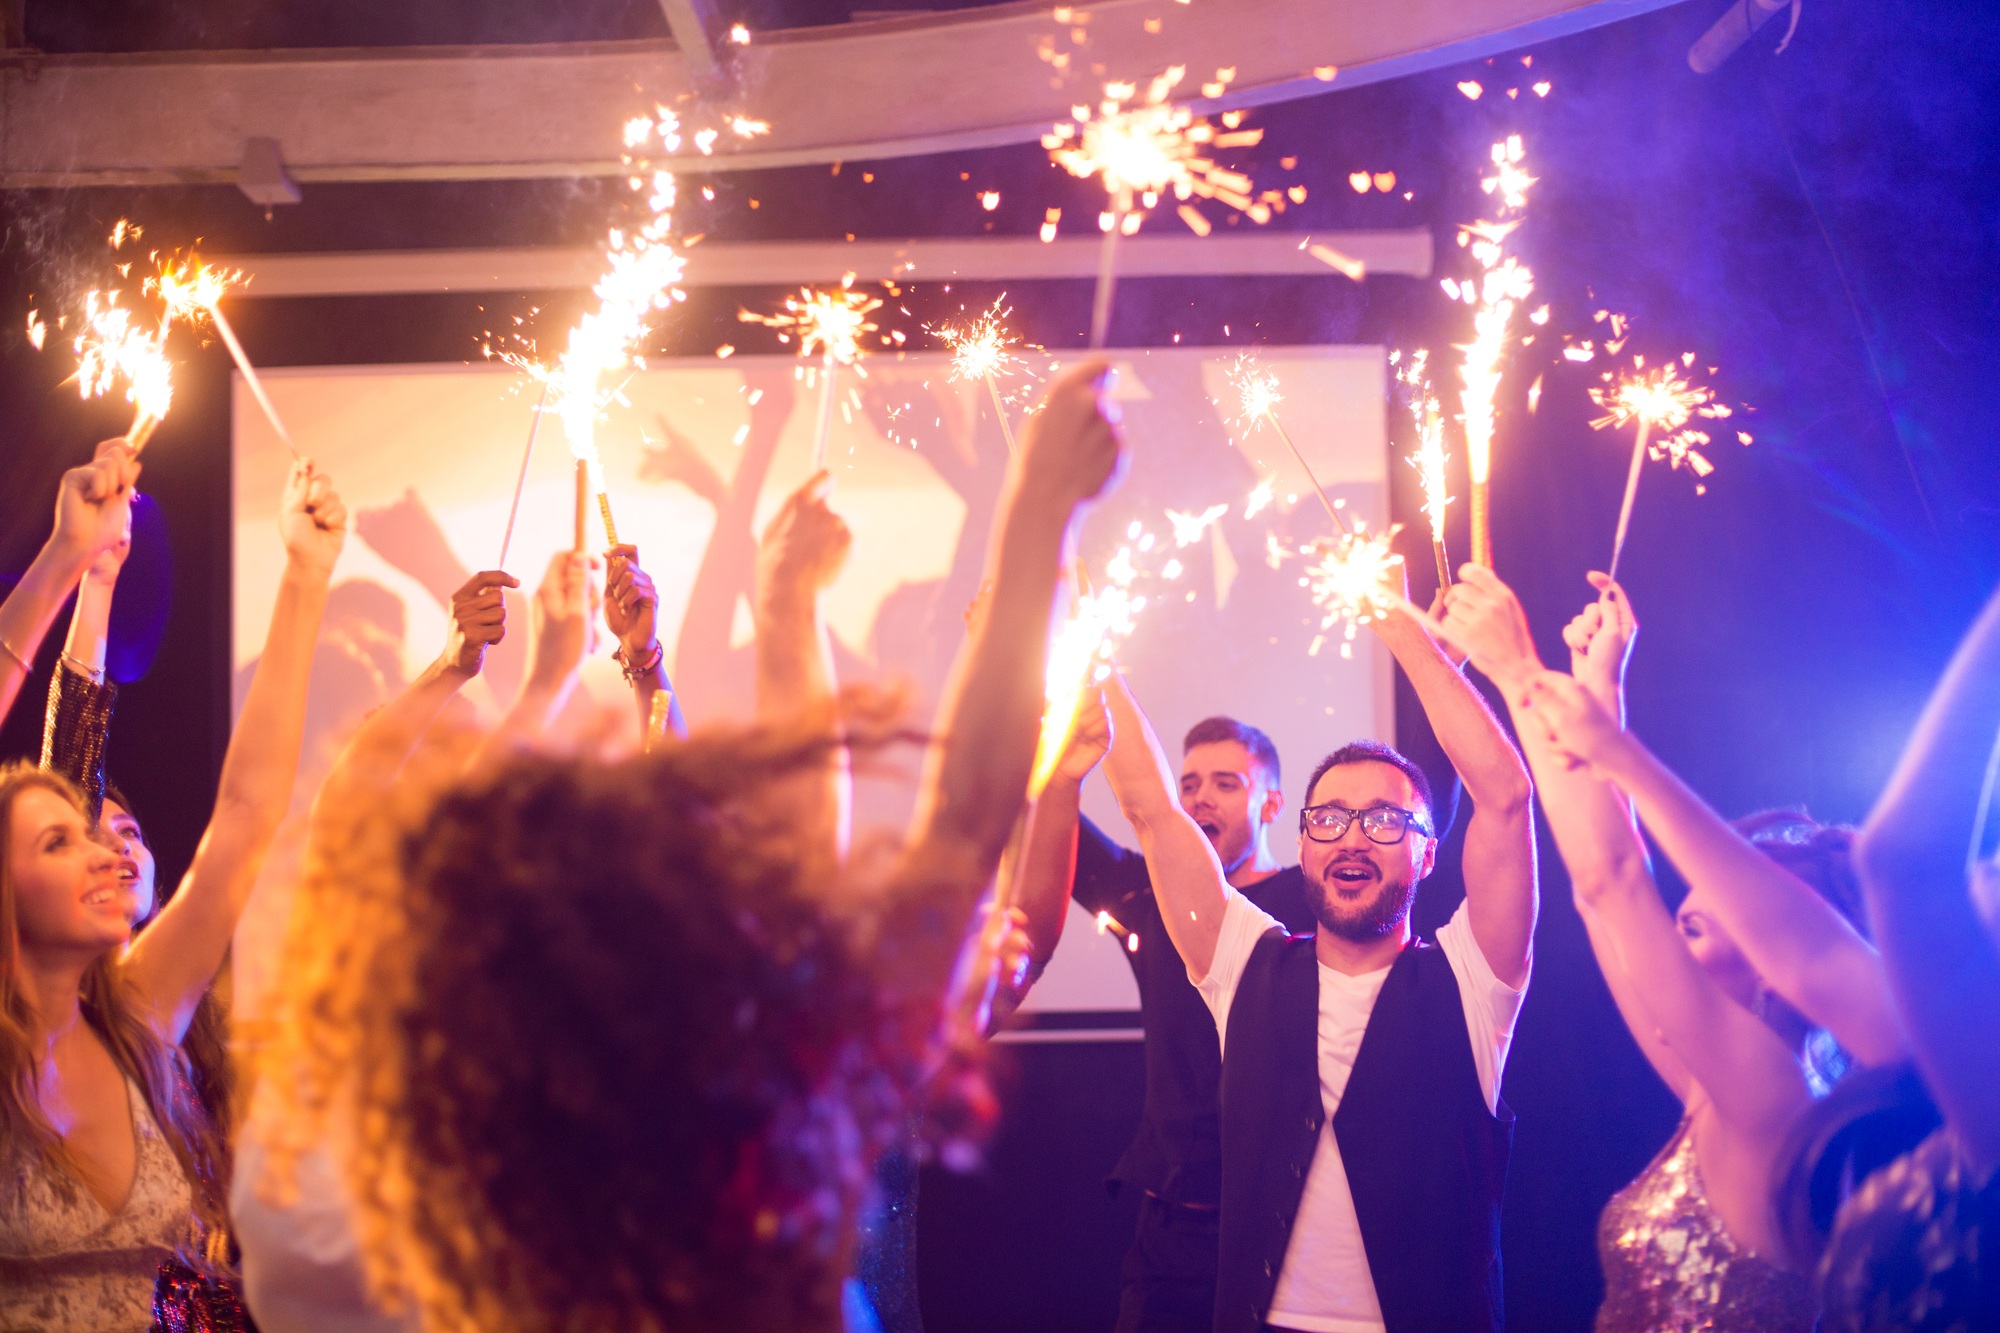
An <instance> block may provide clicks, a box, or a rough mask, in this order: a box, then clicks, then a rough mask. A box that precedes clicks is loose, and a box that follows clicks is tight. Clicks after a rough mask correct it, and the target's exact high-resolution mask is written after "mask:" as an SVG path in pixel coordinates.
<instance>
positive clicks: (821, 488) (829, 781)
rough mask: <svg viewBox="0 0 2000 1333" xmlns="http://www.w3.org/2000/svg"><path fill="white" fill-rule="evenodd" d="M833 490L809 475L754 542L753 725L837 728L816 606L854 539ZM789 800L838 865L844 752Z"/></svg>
mask: <svg viewBox="0 0 2000 1333" xmlns="http://www.w3.org/2000/svg"><path fill="white" fill-rule="evenodd" d="M832 488H833V478H832V477H831V476H830V475H828V474H827V473H825V472H815V473H814V474H813V475H812V476H811V477H809V478H807V479H806V483H805V485H803V486H801V487H799V489H798V490H796V491H794V492H792V494H791V495H790V496H788V497H787V498H786V500H785V502H784V504H782V505H780V506H779V507H778V512H777V513H776V514H775V515H774V516H772V519H771V522H770V524H769V525H768V526H767V527H766V528H765V529H764V536H763V540H761V541H760V542H759V543H758V544H757V596H756V603H757V717H758V720H759V721H763V722H774V721H785V720H796V719H798V718H799V717H801V716H804V717H808V718H811V719H812V720H813V725H815V726H825V727H827V728H829V729H831V728H833V727H834V726H835V725H836V719H835V717H834V673H833V636H832V634H831V633H830V632H829V631H828V629H827V626H826V617H825V615H824V614H823V612H822V608H821V601H822V598H823V596H824V594H825V592H826V590H827V588H829V587H831V586H832V584H833V581H834V580H835V579H836V578H838V577H839V576H840V571H841V568H842V567H843V566H844V565H845V564H846V563H847V553H848V551H849V549H850V548H852V546H853V545H854V534H853V533H852V532H850V531H848V528H847V524H846V523H844V522H843V521H841V518H840V515H838V514H836V513H834V512H833V511H832V510H831V509H829V508H827V505H826V497H827V492H828V491H830V490H831V489H832ZM792 796H793V798H794V800H795V804H796V808H797V810H798V811H799V822H800V823H801V825H802V826H809V827H810V828H811V830H812V832H811V835H810V836H811V838H812V841H813V844H814V845H815V846H818V847H821V848H824V849H827V850H828V851H829V852H830V853H831V855H832V856H833V858H834V860H835V861H844V860H845V859H846V857H847V845H848V833H849V828H848V825H849V821H850V819H851V818H852V806H853V783H852V780H851V777H850V775H849V771H848V762H847V752H846V751H845V750H842V749H835V750H834V751H833V752H832V753H831V754H830V755H829V756H828V758H827V762H826V763H825V764H824V765H823V766H822V767H821V768H820V770H819V771H818V772H816V773H812V774H808V775H805V776H803V777H802V778H801V779H800V780H799V783H798V784H797V786H796V788H795V789H794V790H793V791H792Z"/></svg>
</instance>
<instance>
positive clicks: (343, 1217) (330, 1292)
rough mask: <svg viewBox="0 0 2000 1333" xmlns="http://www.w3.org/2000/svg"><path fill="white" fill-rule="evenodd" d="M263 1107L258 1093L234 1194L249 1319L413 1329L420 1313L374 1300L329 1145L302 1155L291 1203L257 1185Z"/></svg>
mask: <svg viewBox="0 0 2000 1333" xmlns="http://www.w3.org/2000/svg"><path fill="white" fill-rule="evenodd" d="M258 1105H259V1099H258V1098H257V1097H255V1096H254V1095H253V1096H252V1097H251V1106H250V1113H249V1115H247V1116H246V1117H244V1120H245V1123H244V1126H243V1133H242V1135H241V1137H240V1141H239V1143H238V1144H237V1149H236V1173H235V1176H234V1178H233V1180H232V1181H231V1184H230V1191H229V1214H230V1219H231V1221H232V1222H233V1223H234V1224H235V1232H236V1243H237V1245H238V1246H240V1247H241V1249H242V1255H243V1265H242V1266H243V1303H244V1304H245V1305H246V1306H248V1307H249V1309H250V1317H251V1318H252V1319H255V1320H256V1321H257V1327H258V1328H260V1329H262V1330H263V1333H414V1330H415V1329H416V1328H417V1323H416V1319H415V1317H414V1315H412V1317H411V1318H410V1319H408V1320H407V1321H406V1320H404V1319H401V1318H398V1317H397V1316H395V1315H392V1314H388V1313H385V1312H384V1311H383V1310H381V1309H380V1308H379V1307H377V1306H376V1305H375V1304H374V1302H372V1301H370V1300H369V1299H368V1283H367V1279H366V1277H365V1276H364V1275H363V1273H362V1268H361V1247H360V1241H359V1240H358V1239H357V1237H356V1235H355V1231H354V1205H353V1204H352V1203H351V1202H350V1201H349V1200H348V1197H347V1191H346V1189H345V1188H344V1187H343V1185H342V1183H341V1180H340V1174H339V1170H338V1168H337V1164H336V1162H335V1160H334V1158H333V1156H332V1154H331V1152H330V1151H329V1150H328V1149H327V1148H324V1147H322V1148H317V1149H314V1150H313V1151H312V1152H309V1153H307V1154H305V1155H304V1156H303V1157H301V1158H300V1159H299V1162H298V1165H297V1167H296V1168H295V1171H296V1178H295V1181H294V1184H295V1189H294V1191H293V1193H292V1199H291V1201H290V1202H289V1203H285V1204H279V1203H275V1202H273V1201H271V1200H270V1199H268V1198H266V1197H265V1196H264V1193H263V1192H261V1191H260V1190H259V1188H258V1185H259V1182H260V1181H261V1180H262V1179H263V1176H264V1172H265V1155H264V1148H263V1144H262V1142H261V1140H260V1135H259V1133H258V1130H259V1127H260V1124H261V1118H260V1117H259V1115H258Z"/></svg>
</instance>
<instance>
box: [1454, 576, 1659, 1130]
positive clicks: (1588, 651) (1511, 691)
mask: <svg viewBox="0 0 2000 1333" xmlns="http://www.w3.org/2000/svg"><path fill="white" fill-rule="evenodd" d="M1584 620H1585V617H1582V616H1579V617H1578V619H1577V620H1576V621H1572V622H1571V626H1570V629H1569V630H1566V631H1565V634H1564V637H1565V638H1566V639H1569V638H1570V635H1571V633H1572V632H1579V637H1578V638H1576V639H1574V640H1572V641H1571V656H1570V663H1571V667H1572V669H1573V670H1575V671H1576V672H1577V679H1578V681H1579V682H1580V683H1582V684H1584V686H1585V687H1586V688H1587V689H1589V690H1590V691H1591V692H1592V695H1593V697H1596V698H1598V699H1599V700H1600V702H1603V703H1604V704H1605V706H1606V708H1607V710H1609V711H1611V712H1613V713H1614V714H1615V715H1622V714H1623V711H1624V710H1623V705H1622V693H1623V681H1624V664H1625V658H1626V654H1627V653H1628V651H1629V649H1630V646H1631V632H1622V633H1621V632H1619V631H1620V626H1619V625H1617V624H1613V625H1612V626H1610V627H1608V628H1607V627H1606V626H1605V625H1604V622H1603V620H1602V617H1601V614H1600V615H1599V616H1596V617H1590V618H1589V620H1588V623H1589V625H1590V627H1591V628H1592V630H1593V631H1596V630H1598V629H1606V633H1604V634H1602V635H1597V636H1596V637H1593V638H1583V637H1581V636H1580V630H1579V622H1580V621H1584ZM1438 628H1439V632H1440V633H1442V634H1444V635H1446V636H1447V637H1448V638H1449V639H1450V640H1451V641H1452V642H1455V643H1457V644H1458V645H1459V646H1460V650H1461V651H1465V652H1470V653H1471V661H1472V664H1473V665H1474V666H1475V667H1477V668H1478V669H1479V671H1480V672H1481V673H1482V674H1484V675H1485V676H1486V677H1487V678H1488V679H1490V680H1492V681H1493V682H1494V684H1495V685H1497V686H1498V687H1499V689H1500V693H1501V697H1502V698H1504V699H1505V700H1506V701H1507V704H1508V709H1509V711H1510V713H1511V714H1512V715H1513V718H1514V727H1515V732H1516V734H1518V735H1519V736H1520V738H1521V749H1522V751H1523V752H1524V753H1525V755H1526V756H1527V760H1528V764H1529V767H1530V768H1531V770H1532V771H1533V773H1534V777H1535V786H1536V790H1537V791H1538V793H1539V794H1540V798H1541V806H1542V813H1543V815H1544V817H1546V818H1547V820H1548V823H1549V830H1550V832H1551V833H1552V834H1553V835H1554V837H1555V841H1556V849H1557V851H1558V852H1559V853H1560V855H1561V856H1562V859H1563V865H1564V868H1565V869H1567V870H1568V872H1569V879H1570V891H1571V895H1572V897H1573V899H1574V901H1575V904H1576V909H1577V914H1578V915H1579V916H1580V917H1582V918H1583V923H1584V928H1585V930H1586V931H1587V932H1588V934H1589V937H1590V944H1591V950H1592V952H1593V953H1594V954H1595V956H1596V958H1597V965H1598V970H1599V971H1600V972H1601V973H1602V975H1603V977H1604V983H1605V986H1606V987H1607V988H1608V989H1609V990H1610V992H1611V997H1612V1000H1613V1002H1614V1003H1615V1004H1616V1005H1617V1006H1618V1013H1619V1015H1620V1017H1622V1018H1623V1019H1624V1020H1625V1026H1626V1027H1627V1028H1628V1029H1629V1030H1630V1031H1631V1034H1632V1039H1633V1040H1634V1041H1635V1042H1637V1043H1638V1046H1639V1049H1640V1051H1641V1052H1642V1053H1643V1054H1644V1055H1645V1056H1646V1059H1647V1061H1648V1062H1649V1063H1650V1064H1651V1065H1652V1066H1653V1069H1654V1071H1655V1072H1656V1073H1658V1074H1659V1076H1660V1078H1661V1080H1662V1081H1663V1082H1664V1083H1666V1085H1667V1086H1668V1087H1669V1088H1671V1089H1672V1090H1673V1092H1674V1095H1675V1096H1677V1097H1679V1098H1680V1099H1681V1100H1682V1101H1683V1102H1685V1101H1686V1100H1687V1099H1688V1097H1689V1096H1690V1095H1691V1093H1692V1090H1693V1086H1694V1078H1693V1076H1692V1075H1691V1074H1689V1073H1688V1070H1687V1066H1686V1065H1684V1064H1683V1063H1682V1062H1681V1058H1680V1056H1679V1055H1678V1054H1676V1053H1675V1051H1674V1050H1673V1048H1672V1047H1670V1046H1669V1045H1668V1044H1667V1042H1666V1040H1665V1038H1664V1037H1663V1036H1662V1035H1661V1031H1660V1026H1659V1023H1658V1022H1657V1020H1656V1019H1655V1018H1654V1016H1653V1014H1652V1012H1651V1011H1650V1010H1649V1009H1648V1008H1647V1007H1646V1004H1645V1001H1644V999H1643V998H1642V996H1641V995H1640V988H1639V983H1638V981H1637V979H1636V978H1635V977H1634V975H1633V974H1632V973H1631V972H1630V971H1629V970H1628V969H1627V966H1626V963H1625V960H1624V959H1623V957H1621V955H1620V953H1619V950H1618V948H1617V946H1616V943H1615V942H1614V939H1613V937H1612V934H1611V932H1610V930H1609V928H1608V927H1607V926H1606V924H1605V922H1604V921H1603V919H1602V917H1601V915H1600V913H1601V911H1602V905H1603V904H1604V902H1606V901H1607V900H1609V899H1611V898H1613V897H1619V896H1623V895H1647V894H1650V895H1652V896H1653V897H1654V898H1656V899H1657V897H1658V889H1657V888H1656V886H1655V885H1654V883H1653V876H1652V871H1651V869H1650V868H1649V867H1648V865H1647V862H1646V855H1645V848H1644V847H1643V845H1642V844H1641V843H1640V842H1639V839H1638V834H1637V831H1636V829H1635V828H1634V826H1633V823H1632V812H1631V808H1630V806H1629V805H1628V804H1627V802H1626V800H1625V797H1624V795H1623V793H1621V792H1619V791H1618V790H1617V789H1616V788H1614V787H1612V786H1611V785H1610V784H1608V783H1606V782H1603V781H1601V780H1599V779H1598V778H1597V777H1595V776H1593V775H1592V774H1591V772H1590V770H1589V769H1588V768H1586V767H1585V766H1583V765H1582V764H1578V763H1574V762H1572V761H1571V760H1570V759H1569V758H1568V757H1567V756H1565V755H1562V754H1560V753H1558V752H1557V751H1556V750H1555V748H1554V746H1553V745H1552V744H1551V742H1550V737H1549V732H1548V728H1547V726H1546V724H1545V723H1544V721H1543V720H1542V719H1541V718H1540V717H1538V716H1537V715H1536V714H1535V713H1534V712H1533V710H1531V709H1528V708H1526V707H1525V694H1526V686H1527V684H1528V682H1529V681H1530V680H1532V679H1534V678H1535V677H1536V676H1538V675H1540V674H1541V672H1542V669H1543V668H1542V662H1541V658H1540V657H1539V655H1538V654H1537V653H1536V651H1535V645H1534V639H1533V636H1532V635H1531V634H1530V633H1529V630H1528V619H1527V616H1526V614H1525V613H1524V612H1523V611H1522V610H1521V605H1520V602H1519V601H1518V600H1516V598H1515V597H1514V594H1513V591H1512V590H1511V589H1509V588H1508V587H1507V586H1506V585H1505V584H1504V583H1500V582H1499V581H1498V580H1493V581H1492V582H1491V583H1487V582H1485V581H1477V580H1476V581H1474V582H1473V583H1472V584H1470V585H1466V586H1465V590H1464V591H1463V592H1462V593H1461V594H1460V595H1459V596H1457V597H1455V598H1454V599H1453V600H1452V603H1451V606H1450V607H1449V609H1448V610H1447V611H1446V612H1445V618H1444V623H1443V624H1442V625H1440V626H1439V627H1438ZM1629 629H1630V631H1632V632H1635V631H1636V629H1637V626H1636V625H1632V626H1630V627H1629Z"/></svg>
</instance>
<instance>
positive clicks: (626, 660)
mask: <svg viewBox="0 0 2000 1333" xmlns="http://www.w3.org/2000/svg"><path fill="white" fill-rule="evenodd" d="M666 655H667V650H666V648H665V647H663V646H662V645H661V643H660V641H659V640H658V639H655V640H653V647H652V651H650V652H649V653H647V655H646V660H645V661H643V662H634V661H633V660H632V658H631V655H630V654H629V653H627V652H626V651H625V648H624V646H623V645H622V644H621V645H620V646H619V649H618V651H617V652H615V653H613V654H611V657H612V660H613V661H615V662H617V663H618V665H619V667H620V668H621V669H622V670H623V671H624V672H625V679H626V680H627V681H630V682H632V683H634V684H636V683H638V680H639V677H641V676H643V675H646V674H647V673H649V672H651V671H653V670H654V669H655V668H657V667H658V666H659V665H660V659H661V658H663V657H665V656H666Z"/></svg>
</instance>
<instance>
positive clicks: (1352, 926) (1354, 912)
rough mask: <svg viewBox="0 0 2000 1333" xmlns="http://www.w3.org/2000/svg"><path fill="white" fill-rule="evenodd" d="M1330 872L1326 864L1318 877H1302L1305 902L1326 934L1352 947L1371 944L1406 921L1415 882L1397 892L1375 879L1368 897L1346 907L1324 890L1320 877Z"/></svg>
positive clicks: (1412, 899)
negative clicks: (1373, 893)
mask: <svg viewBox="0 0 2000 1333" xmlns="http://www.w3.org/2000/svg"><path fill="white" fill-rule="evenodd" d="M1332 869H1333V866H1331V865H1329V866H1328V867H1327V868H1326V870H1325V871H1322V872H1321V873H1320V874H1319V875H1307V876H1306V902H1307V904H1308V905H1309V906H1310V907H1311V908H1312V910H1313V915H1314V916H1315V917H1317V918H1318V919H1319V923H1320V925H1322V926H1324V927H1326V931H1327V933H1328V934H1330V935H1335V936H1338V937H1339V938H1341V939H1343V940H1351V941H1353V942H1354V943H1356V944H1372V943H1373V942H1375V941H1376V940H1379V939H1381V938H1383V937H1384V936H1386V935H1390V934H1393V933H1394V932H1395V931H1396V930H1397V929H1399V928H1400V927H1401V926H1402V924H1403V922H1405V921H1407V920H1408V919H1409V916H1410V908H1411V906H1412V905H1413V904H1415V902H1416V901H1417V881H1416V880H1414V879H1413V880H1411V881H1410V882H1409V883H1408V884H1405V885H1403V886H1402V887H1401V888H1400V889H1399V888H1397V887H1396V886H1394V885H1390V884H1387V883H1385V882H1384V881H1382V880H1379V879H1378V880H1377V881H1376V889H1375V895H1374V896H1373V897H1372V898H1367V899H1364V900H1363V901H1362V902H1360V903H1357V904H1354V905H1352V906H1350V905H1348V904H1346V903H1343V902H1341V901H1339V900H1338V899H1336V898H1335V897H1334V896H1333V894H1332V893H1330V892H1329V891H1328V890H1327V886H1326V881H1325V879H1324V878H1323V876H1324V875H1325V874H1326V873H1328V872H1330V871H1331V870H1332ZM1336 882H1337V881H1336Z"/></svg>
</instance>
